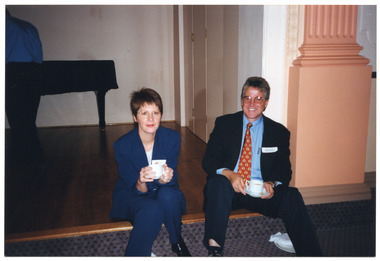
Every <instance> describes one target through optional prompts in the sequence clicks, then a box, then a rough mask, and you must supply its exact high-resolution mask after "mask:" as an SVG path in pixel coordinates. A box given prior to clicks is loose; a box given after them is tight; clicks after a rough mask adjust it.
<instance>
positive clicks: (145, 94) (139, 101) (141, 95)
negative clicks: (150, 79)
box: [130, 88, 164, 117]
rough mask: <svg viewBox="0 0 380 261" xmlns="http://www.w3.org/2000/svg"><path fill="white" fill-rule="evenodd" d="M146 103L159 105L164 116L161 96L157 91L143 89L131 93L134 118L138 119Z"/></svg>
mask: <svg viewBox="0 0 380 261" xmlns="http://www.w3.org/2000/svg"><path fill="white" fill-rule="evenodd" d="M145 103H146V104H155V105H157V107H158V109H159V110H160V113H161V115H162V114H163V112H164V111H163V107H162V100H161V96H160V95H159V94H158V93H157V92H156V91H155V90H152V89H149V88H141V89H140V90H138V91H134V92H132V93H131V102H130V106H131V111H132V114H133V116H135V117H137V112H138V111H139V109H140V108H141V107H142V106H143V105H144V104H145Z"/></svg>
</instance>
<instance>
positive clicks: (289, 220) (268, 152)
mask: <svg viewBox="0 0 380 261" xmlns="http://www.w3.org/2000/svg"><path fill="white" fill-rule="evenodd" d="M269 95H270V87H269V84H268V83H267V81H266V80H265V79H263V78H261V77H250V78H248V79H247V80H246V82H245V84H244V86H243V89H242V92H241V107H242V111H240V112H237V113H234V114H228V115H224V116H221V117H218V118H217V119H216V121H215V127H214V130H213V131H212V133H211V135H210V139H209V141H208V144H207V149H206V153H205V156H204V158H203V161H202V165H203V168H204V170H205V171H206V172H207V184H206V186H205V190H204V192H205V202H204V206H205V217H206V220H205V235H204V242H203V243H204V245H205V247H206V248H207V249H208V254H209V256H223V249H224V242H225V237H226V230H227V224H228V219H229V214H230V212H231V210H235V209H240V208H245V209H248V210H251V211H253V212H257V213H261V214H263V215H265V216H269V217H278V218H281V219H282V220H283V222H284V225H285V228H286V230H287V232H288V234H289V237H290V239H291V241H292V243H293V246H294V249H295V251H296V254H297V255H298V256H320V255H322V253H321V249H320V246H319V242H318V238H317V235H316V232H315V229H314V227H313V225H312V222H311V220H310V217H309V215H308V213H307V210H306V207H305V204H304V201H303V198H302V196H301V194H300V193H299V191H298V190H297V189H296V188H291V187H289V182H290V180H291V175H292V170H291V165H290V161H289V155H290V150H289V139H290V132H289V131H288V130H287V129H286V128H285V127H284V126H283V125H281V124H279V123H276V122H274V121H273V120H271V119H269V118H267V117H265V116H264V115H263V112H264V111H265V109H266V107H267V106H268V102H269ZM248 124H249V126H247V125H248ZM251 125H252V126H251ZM247 129H248V130H249V131H247ZM246 131H247V132H246ZM247 135H248V136H247ZM250 139H251V142H249V143H247V144H246V146H250V147H249V153H250V154H251V155H250V157H249V158H250V161H251V162H250V164H249V165H250V166H249V168H248V171H247V173H246V175H248V177H244V176H243V175H244V173H242V170H241V169H239V161H240V158H241V151H242V150H245V148H246V147H245V145H244V146H243V143H244V141H245V140H250ZM243 147H244V148H243ZM243 172H244V171H243ZM238 173H240V174H238ZM244 179H247V180H253V179H260V180H262V181H263V182H264V188H265V190H266V192H267V193H266V194H265V195H264V196H262V197H261V198H255V197H251V196H250V195H248V194H246V192H245V181H244Z"/></svg>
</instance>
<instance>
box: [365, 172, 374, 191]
mask: <svg viewBox="0 0 380 261" xmlns="http://www.w3.org/2000/svg"><path fill="white" fill-rule="evenodd" d="M364 183H365V184H367V185H368V186H369V187H370V188H376V171H372V172H366V173H365V175H364Z"/></svg>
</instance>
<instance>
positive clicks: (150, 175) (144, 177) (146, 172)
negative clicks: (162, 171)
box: [138, 166, 156, 183]
mask: <svg viewBox="0 0 380 261" xmlns="http://www.w3.org/2000/svg"><path fill="white" fill-rule="evenodd" d="M155 177H156V173H155V172H154V171H153V168H152V167H150V166H147V167H144V168H142V169H141V171H140V177H139V180H138V182H139V183H146V182H152V181H153V180H154V178H155Z"/></svg>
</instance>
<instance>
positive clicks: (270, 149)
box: [261, 147, 278, 153]
mask: <svg viewBox="0 0 380 261" xmlns="http://www.w3.org/2000/svg"><path fill="white" fill-rule="evenodd" d="M261 151H262V152H263V153H274V152H277V151H278V147H263V148H261Z"/></svg>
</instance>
